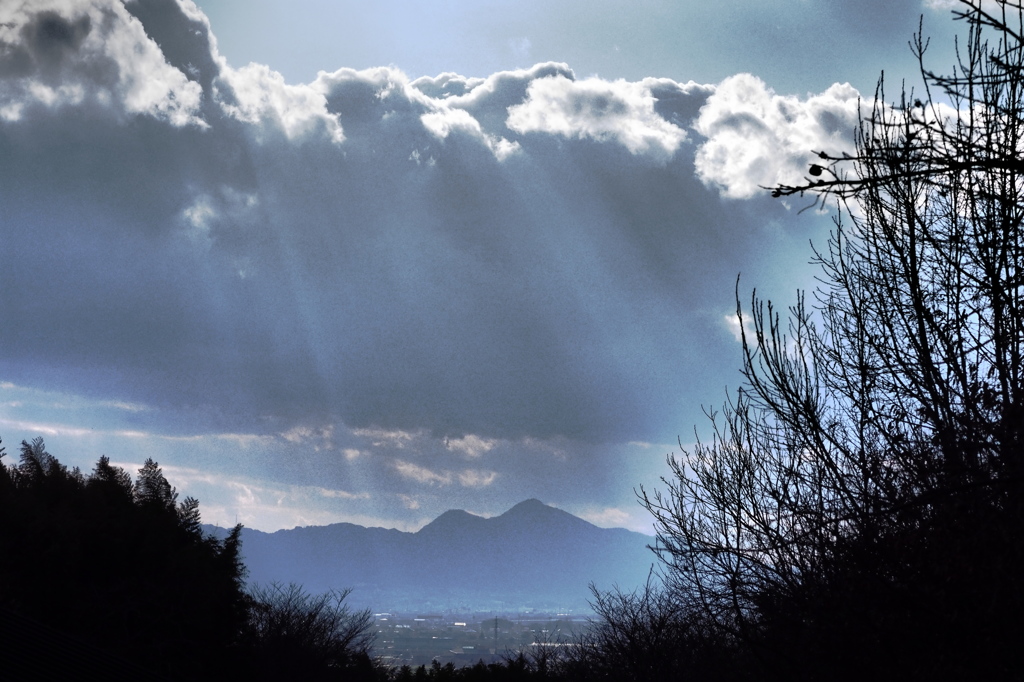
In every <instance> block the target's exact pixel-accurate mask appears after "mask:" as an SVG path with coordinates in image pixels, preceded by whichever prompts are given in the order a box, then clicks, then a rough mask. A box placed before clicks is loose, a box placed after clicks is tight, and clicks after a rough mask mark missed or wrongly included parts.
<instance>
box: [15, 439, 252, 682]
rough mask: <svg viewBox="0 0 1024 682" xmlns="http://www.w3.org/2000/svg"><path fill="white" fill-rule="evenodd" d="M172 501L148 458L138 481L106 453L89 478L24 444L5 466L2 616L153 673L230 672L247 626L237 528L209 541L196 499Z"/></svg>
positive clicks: (38, 443) (37, 444) (36, 443)
mask: <svg viewBox="0 0 1024 682" xmlns="http://www.w3.org/2000/svg"><path fill="white" fill-rule="evenodd" d="M175 500H176V495H175V492H174V489H173V488H172V487H171V486H170V485H169V484H168V482H167V481H166V479H165V478H164V477H163V474H162V472H161V471H160V468H159V467H158V466H157V464H156V463H155V462H152V461H147V462H146V464H145V465H144V466H143V467H142V469H141V470H140V473H139V477H138V479H137V480H136V482H135V483H133V482H132V480H131V477H130V476H129V475H128V473H127V472H125V471H124V470H122V469H121V468H119V467H115V466H112V465H111V464H110V461H109V460H108V459H107V458H106V457H102V458H100V460H99V462H97V464H96V468H95V470H94V471H93V473H92V474H91V475H90V476H88V477H85V476H83V475H82V474H81V472H79V471H78V470H77V469H71V470H69V469H68V468H67V467H65V466H64V465H63V464H61V463H60V462H59V461H58V460H57V459H56V458H55V457H53V456H52V455H50V454H49V453H48V452H47V451H46V448H45V446H44V444H43V441H42V439H40V438H37V439H35V440H33V441H32V442H31V443H28V442H23V443H22V445H21V454H20V461H19V463H18V464H17V465H14V466H11V465H7V464H4V463H3V462H0V519H3V523H2V524H0V612H2V613H4V614H8V615H7V616H4V617H5V618H7V617H10V618H14V617H17V618H24V619H26V620H25V622H33V623H37V624H38V626H39V627H40V628H50V629H52V630H53V631H55V632H64V633H67V635H68V637H69V640H68V641H71V639H74V640H75V641H77V642H80V643H82V645H88V646H93V647H96V648H98V649H99V650H100V651H103V650H106V651H116V655H115V657H116V656H126V657H128V658H129V659H132V660H134V661H135V662H136V663H138V664H141V665H143V666H145V669H147V670H149V671H151V672H152V673H153V674H154V676H162V677H167V678H178V677H180V678H185V679H197V678H206V677H215V678H222V677H223V676H224V675H226V674H229V673H230V669H231V666H232V665H233V664H234V663H235V661H234V660H233V659H232V655H231V648H232V647H233V646H234V645H235V644H236V643H237V640H238V638H239V634H240V632H241V629H242V628H243V627H244V625H245V622H246V605H247V598H246V595H245V593H244V591H243V586H244V581H243V578H244V572H245V569H244V566H243V565H242V563H241V560H240V558H239V538H240V531H241V527H240V526H238V527H236V528H235V529H234V530H233V531H231V533H230V534H229V535H228V537H227V538H226V539H225V540H224V541H223V542H221V541H218V540H216V539H214V538H210V537H204V536H203V535H202V533H201V531H200V527H199V509H198V502H196V501H195V500H194V499H192V498H188V499H186V500H185V501H184V502H183V503H181V504H180V505H176V504H175ZM60 645H61V643H60V642H53V646H55V647H57V646H60ZM15 653H16V652H15ZM40 663H44V662H40Z"/></svg>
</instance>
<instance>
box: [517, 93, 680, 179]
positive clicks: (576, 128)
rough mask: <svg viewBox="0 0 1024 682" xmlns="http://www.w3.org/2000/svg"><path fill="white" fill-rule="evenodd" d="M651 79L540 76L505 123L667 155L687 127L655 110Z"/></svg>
mask: <svg viewBox="0 0 1024 682" xmlns="http://www.w3.org/2000/svg"><path fill="white" fill-rule="evenodd" d="M652 82H653V81H648V80H644V81H641V82H639V83H628V82H626V81H615V82H611V83H609V82H607V81H603V80H601V79H599V78H588V79H585V80H582V81H575V80H571V79H569V78H567V77H565V76H552V77H548V78H541V79H538V80H535V81H533V82H532V83H530V86H529V88H528V90H527V99H526V101H525V102H523V103H522V104H517V105H515V106H513V107H510V108H509V110H508V127H509V128H511V129H512V130H514V131H516V132H518V133H536V132H540V133H548V134H556V135H562V136H564V137H578V138H590V139H593V140H598V141H604V140H614V141H616V142H618V143H619V144H621V145H622V146H624V147H625V148H626V149H628V150H629V151H630V153H632V154H650V155H651V156H654V157H656V158H660V159H668V158H670V157H671V156H672V154H674V153H675V151H676V149H678V148H679V145H680V144H682V143H683V141H684V140H685V139H686V131H685V130H683V129H682V128H680V127H679V126H677V125H674V124H673V123H670V122H668V121H666V120H665V119H664V118H662V117H661V116H659V115H658V114H657V113H656V112H655V108H654V105H655V98H654V96H653V95H652V94H651V83H652Z"/></svg>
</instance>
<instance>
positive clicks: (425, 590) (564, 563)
mask: <svg viewBox="0 0 1024 682" xmlns="http://www.w3.org/2000/svg"><path fill="white" fill-rule="evenodd" d="M205 529H206V530H207V531H208V532H212V533H214V534H215V535H218V536H223V535H224V534H225V533H226V531H225V530H223V529H220V528H216V527H214V526H206V527H205ZM650 541H651V538H649V537H647V536H646V535H642V534H640V533H634V532H632V531H628V530H625V529H622V528H610V529H609V528H598V527H597V526H595V525H593V524H591V523H588V522H587V521H584V520H583V519H580V518H577V517H575V516H573V515H572V514H569V513H568V512H565V511H562V510H560V509H556V508H554V507H550V506H548V505H546V504H543V503H542V502H540V501H539V500H526V501H525V502H520V503H519V504H517V505H516V506H514V507H512V508H511V509H509V510H508V511H507V512H505V513H504V514H502V515H500V516H496V517H493V518H489V519H486V518H483V517H480V516H475V515H473V514H470V513H468V512H465V511H462V510H450V511H446V512H445V513H443V514H441V515H440V516H438V517H437V518H436V519H434V520H433V521H431V522H430V523H428V524H427V525H426V526H424V527H423V528H421V529H420V530H419V531H417V532H415V533H405V532H402V531H398V530H393V529H390V530H389V529H384V528H364V527H363V526H357V525H353V524H351V523H336V524H332V525H329V526H307V527H303V528H293V529H291V530H279V531H277V532H276V533H264V532H261V531H258V530H251V529H248V528H247V529H244V530H243V531H242V555H243V557H244V559H245V563H246V566H247V567H248V568H249V582H250V583H269V582H272V581H277V582H282V583H288V582H296V583H300V584H302V585H303V586H304V587H305V588H306V589H307V590H309V591H311V592H322V591H325V590H329V589H342V588H352V589H353V592H352V594H351V596H350V597H349V599H350V602H351V603H352V604H353V605H356V606H370V607H372V608H373V609H375V610H468V611H488V610H509V611H512V610H519V609H526V608H534V609H544V610H567V609H571V610H574V611H580V610H586V609H587V599H588V598H589V597H590V592H589V589H588V584H589V583H591V582H593V583H595V584H596V585H597V587H598V588H601V589H609V588H611V587H613V586H616V585H617V586H618V587H620V588H622V589H633V588H634V587H638V586H640V585H642V584H643V583H644V581H645V580H646V579H647V576H648V573H649V571H650V568H651V565H652V564H653V563H654V561H655V557H654V555H653V553H652V552H651V551H650V550H649V549H648V548H647V545H648V544H649V543H650Z"/></svg>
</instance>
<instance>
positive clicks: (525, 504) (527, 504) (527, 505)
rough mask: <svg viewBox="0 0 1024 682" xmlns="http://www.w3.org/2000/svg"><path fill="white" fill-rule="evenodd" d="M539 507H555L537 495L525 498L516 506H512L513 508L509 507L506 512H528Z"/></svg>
mask: <svg viewBox="0 0 1024 682" xmlns="http://www.w3.org/2000/svg"><path fill="white" fill-rule="evenodd" d="M538 509H554V507H551V506H549V505H546V504H544V503H543V502H541V501H540V500H538V499H537V498H536V497H531V498H530V499H528V500H523V501H522V502H520V503H519V504H517V505H515V506H514V507H512V508H511V509H509V510H508V511H507V512H505V513H506V514H511V513H513V512H527V511H535V510H538Z"/></svg>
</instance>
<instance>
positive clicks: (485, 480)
mask: <svg viewBox="0 0 1024 682" xmlns="http://www.w3.org/2000/svg"><path fill="white" fill-rule="evenodd" d="M497 478H498V474H497V472H494V471H478V470H474V469H466V470H465V471H462V472H460V473H459V483H461V484H462V485H463V486H464V487H466V488H486V487H487V486H489V485H491V484H492V483H494V481H495V480H496V479H497Z"/></svg>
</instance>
